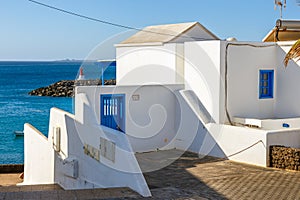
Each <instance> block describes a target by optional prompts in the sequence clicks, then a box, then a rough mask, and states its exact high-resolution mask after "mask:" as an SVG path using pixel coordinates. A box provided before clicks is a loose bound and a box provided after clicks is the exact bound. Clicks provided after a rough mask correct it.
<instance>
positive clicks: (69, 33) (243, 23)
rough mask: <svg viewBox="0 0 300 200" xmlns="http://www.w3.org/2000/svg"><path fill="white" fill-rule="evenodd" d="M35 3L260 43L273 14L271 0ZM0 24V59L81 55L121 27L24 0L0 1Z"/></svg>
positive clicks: (291, 1)
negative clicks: (193, 26) (186, 25)
mask: <svg viewBox="0 0 300 200" xmlns="http://www.w3.org/2000/svg"><path fill="white" fill-rule="evenodd" d="M39 1H40V2H42V3H46V4H50V5H53V6H56V7H60V8H63V9H66V10H70V11H73V12H77V13H79V14H83V15H87V16H90V17H94V18H98V19H101V20H106V21H110V22H114V23H119V24H123V25H128V26H133V27H137V28H142V27H145V26H148V25H154V24H166V23H179V22H191V21H198V22H200V23H201V24H203V25H204V26H206V27H207V28H208V29H209V30H211V31H212V32H213V33H215V34H216V35H217V36H219V37H220V38H222V39H225V38H227V37H236V38H237V39H238V40H242V41H260V40H261V39H262V38H263V37H264V36H265V35H266V34H267V33H268V32H269V30H270V29H272V28H273V27H274V25H275V21H276V19H278V18H279V10H278V9H277V10H276V11H275V10H274V0H249V1H246V0H207V1H205V0H181V1H179V0H39ZM283 18H285V19H300V6H297V4H296V0H287V8H286V9H285V10H284V13H283ZM0 24H1V29H0V36H1V37H0V45H1V46H0V60H56V59H65V58H69V59H84V58H85V57H86V56H87V55H88V54H89V52H91V50H92V49H93V48H94V47H96V46H97V45H98V44H99V43H101V42H102V41H105V40H106V39H107V38H109V37H111V36H113V35H115V34H118V33H122V32H124V31H126V30H125V29H123V28H117V27H113V26H108V25H105V24H101V23H97V22H93V21H88V20H86V19H81V18H78V17H74V16H70V15H67V14H64V13H60V12H57V11H55V10H51V9H49V8H45V7H41V6H39V5H36V4H33V3H31V2H29V1H27V0H2V1H1V3H0ZM107 58H109V55H107Z"/></svg>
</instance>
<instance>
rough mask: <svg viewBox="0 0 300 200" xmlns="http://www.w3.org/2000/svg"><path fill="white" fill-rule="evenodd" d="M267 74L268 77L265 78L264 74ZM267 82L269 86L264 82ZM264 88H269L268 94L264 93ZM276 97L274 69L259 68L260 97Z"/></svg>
mask: <svg viewBox="0 0 300 200" xmlns="http://www.w3.org/2000/svg"><path fill="white" fill-rule="evenodd" d="M264 74H267V75H268V79H267V80H264V79H263V75H264ZM264 82H267V86H263V83H264ZM263 89H267V94H263ZM273 97H274V70H259V99H271V98H273Z"/></svg>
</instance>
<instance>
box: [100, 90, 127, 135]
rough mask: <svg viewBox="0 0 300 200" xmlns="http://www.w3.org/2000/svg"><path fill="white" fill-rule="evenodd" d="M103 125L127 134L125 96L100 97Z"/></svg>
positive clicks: (107, 95) (109, 95) (102, 95)
mask: <svg viewBox="0 0 300 200" xmlns="http://www.w3.org/2000/svg"><path fill="white" fill-rule="evenodd" d="M100 115H101V116H100V117H101V125H103V126H106V127H109V128H112V129H115V130H118V131H121V132H123V133H125V94H101V95H100Z"/></svg>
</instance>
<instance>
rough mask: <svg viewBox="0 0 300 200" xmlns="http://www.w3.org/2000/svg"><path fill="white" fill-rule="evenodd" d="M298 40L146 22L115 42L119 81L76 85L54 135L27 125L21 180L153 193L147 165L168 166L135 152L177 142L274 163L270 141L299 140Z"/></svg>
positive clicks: (54, 123) (56, 114)
mask: <svg viewBox="0 0 300 200" xmlns="http://www.w3.org/2000/svg"><path fill="white" fill-rule="evenodd" d="M293 43H294V42H293V41H283V42H280V41H277V42H238V41H226V40H220V39H218V37H216V36H215V35H214V34H212V33H211V32H210V31H208V30H207V29H206V28H205V27H203V26H202V25H201V24H199V23H183V24H172V25H159V26H151V27H146V28H145V29H143V30H142V31H140V32H138V33H137V34H135V35H133V36H132V37H130V38H128V39H127V40H125V41H123V42H122V43H120V44H117V45H116V52H117V56H116V62H117V85H116V86H79V87H76V88H75V115H72V114H69V113H66V112H64V111H61V110H58V109H56V108H53V109H51V116H50V124H49V133H48V138H46V137H44V136H43V134H41V133H40V132H39V131H38V130H36V129H35V128H34V127H32V126H31V125H29V124H25V127H24V132H25V138H24V140H25V147H24V148H25V172H24V182H23V184H46V183H58V184H59V185H61V186H62V187H63V188H65V189H81V188H101V187H104V188H105V187H123V186H125V187H130V188H132V189H133V190H135V191H137V192H139V193H140V194H141V195H143V196H150V195H151V193H150V190H149V188H148V186H147V183H146V181H145V179H144V177H143V174H142V172H143V171H145V170H154V169H158V168H159V167H161V166H160V165H153V166H152V165H151V166H150V168H151V169H145V168H143V166H142V163H141V161H139V159H137V157H142V155H143V154H142V153H143V152H151V151H163V150H170V149H178V150H183V151H186V150H188V151H192V152H196V153H198V154H199V155H211V156H216V157H220V158H228V159H230V160H233V161H238V162H243V163H249V164H254V165H259V166H264V167H267V166H268V159H269V155H268V154H269V146H270V145H285V146H291V147H296V148H299V147H300V118H299V116H300V106H299V103H298V102H299V97H300V89H299V85H300V78H299V77H300V67H299V63H297V62H295V61H291V62H290V63H289V66H288V67H287V68H286V69H285V68H284V67H283V59H284V56H285V54H286V52H287V51H288V50H289V48H290V47H291V45H292V44H293ZM85 76H86V77H85V78H88V75H87V74H85ZM150 164H151V163H148V167H149V165H150ZM141 168H142V169H141Z"/></svg>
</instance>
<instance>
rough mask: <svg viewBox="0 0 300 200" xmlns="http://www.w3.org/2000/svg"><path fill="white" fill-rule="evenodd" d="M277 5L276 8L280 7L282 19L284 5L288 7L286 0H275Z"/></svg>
mask: <svg viewBox="0 0 300 200" xmlns="http://www.w3.org/2000/svg"><path fill="white" fill-rule="evenodd" d="M274 3H275V7H274V9H275V10H276V8H277V7H280V19H282V7H283V8H286V0H275V2H274Z"/></svg>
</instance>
